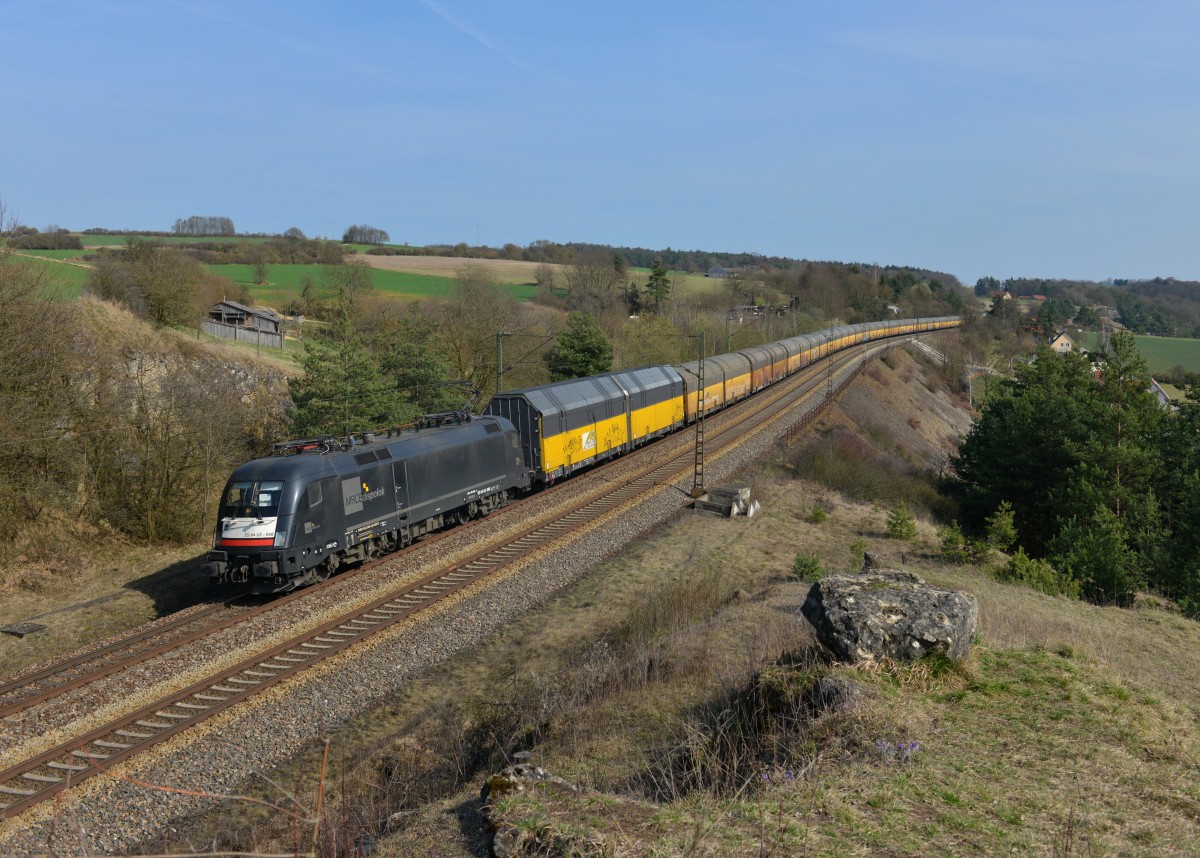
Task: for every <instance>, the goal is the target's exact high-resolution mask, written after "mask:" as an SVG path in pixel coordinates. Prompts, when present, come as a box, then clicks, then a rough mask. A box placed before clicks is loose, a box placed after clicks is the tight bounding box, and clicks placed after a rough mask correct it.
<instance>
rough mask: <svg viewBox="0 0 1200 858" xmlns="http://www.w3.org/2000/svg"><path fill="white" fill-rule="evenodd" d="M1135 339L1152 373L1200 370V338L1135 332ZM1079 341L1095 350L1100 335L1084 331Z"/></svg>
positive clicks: (1088, 348)
mask: <svg viewBox="0 0 1200 858" xmlns="http://www.w3.org/2000/svg"><path fill="white" fill-rule="evenodd" d="M1072 336H1075V335H1072ZM1133 340H1134V342H1135V343H1137V347H1138V351H1139V352H1141V353H1142V357H1144V358H1145V359H1146V365H1147V366H1148V367H1149V369H1150V374H1151V375H1155V374H1157V373H1163V372H1167V371H1168V370H1172V369H1174V368H1175V367H1177V366H1181V367H1183V368H1184V369H1186V370H1188V371H1189V372H1200V340H1192V339H1182V338H1178V337H1149V336H1143V335H1139V334H1135V335H1134V337H1133ZM1077 341H1078V342H1079V344H1080V345H1082V346H1083V347H1084V348H1085V349H1087V350H1088V351H1094V350H1096V349H1097V348H1098V345H1099V342H1100V335H1099V334H1097V333H1094V332H1091V331H1084V332H1083V333H1081V334H1079V335H1078V336H1077Z"/></svg>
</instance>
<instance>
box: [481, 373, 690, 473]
mask: <svg viewBox="0 0 1200 858" xmlns="http://www.w3.org/2000/svg"><path fill="white" fill-rule="evenodd" d="M484 413H485V414H497V415H500V416H502V417H507V418H508V419H509V420H511V421H512V423H513V425H514V426H515V427H516V428H517V433H518V434H519V435H520V437H521V446H522V452H523V453H524V455H525V461H526V462H527V463H528V464H529V467H530V470H531V472H532V474H533V477H534V479H536V480H538V481H541V482H553V481H554V480H555V479H558V478H559V477H563V476H566V475H567V474H569V473H571V472H572V471H574V470H576V469H577V468H581V467H584V466H585V465H590V464H592V463H593V462H598V461H600V460H602V459H606V458H608V457H610V456H615V455H617V454H619V453H623V452H626V451H628V450H632V449H633V448H634V447H636V446H638V445H639V444H643V443H645V442H646V441H648V440H650V439H651V438H656V437H658V436H659V435H665V434H666V433H667V432H670V431H671V430H673V429H675V428H677V427H679V426H682V425H683V417H684V414H683V381H682V380H681V379H680V377H679V373H677V372H676V371H675V370H674V369H672V368H671V367H667V366H650V367H643V368H641V369H631V370H625V371H622V372H609V373H605V374H603V375H597V376H591V377H588V378H577V379H572V380H570V381H559V382H554V383H552V384H546V385H542V386H540V387H530V388H526V389H524V390H506V391H502V392H500V393H498V394H496V396H495V397H493V398H492V401H491V402H489V403H488V406H487V408H485V409H484Z"/></svg>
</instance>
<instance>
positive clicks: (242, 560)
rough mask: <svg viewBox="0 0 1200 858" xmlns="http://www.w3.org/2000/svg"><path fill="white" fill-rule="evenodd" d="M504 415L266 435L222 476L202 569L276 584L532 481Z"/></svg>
mask: <svg viewBox="0 0 1200 858" xmlns="http://www.w3.org/2000/svg"><path fill="white" fill-rule="evenodd" d="M529 476H530V475H529V470H528V468H527V467H526V466H525V461H524V457H523V456H522V451H521V446H520V439H519V437H518V435H517V432H516V430H515V429H514V428H513V425H512V423H510V422H509V421H508V420H506V419H504V418H503V417H493V416H483V417H477V416H472V415H470V414H467V413H466V412H452V413H448V414H438V415H430V416H428V417H425V418H422V419H421V421H420V422H418V423H417V424H416V425H415V426H413V427H411V428H406V429H403V430H400V429H396V430H389V431H388V432H387V433H386V434H384V435H383V436H382V437H381V436H380V435H376V434H374V433H364V434H362V435H359V436H351V438H350V439H349V441H348V443H342V442H341V441H339V440H337V439H335V438H333V437H329V436H325V437H321V438H312V439H305V440H300V441H289V442H287V443H286V444H278V445H275V448H274V451H273V455H271V456H268V457H266V458H262V459H255V460H254V461H252V462H247V463H246V464H244V465H242V466H241V467H239V468H238V469H237V470H235V471H234V472H233V475H232V476H231V477H230V478H229V482H228V483H227V484H226V487H225V491H224V494H223V495H222V498H221V506H220V510H219V513H218V522H217V527H216V534H215V537H214V545H213V550H212V551H210V552H209V553H208V564H207V571H208V575H209V577H210V578H211V579H212V580H213V581H214V582H221V583H235V584H244V583H249V584H250V585H251V591H252V592H254V593H282V592H287V591H289V590H293V589H295V588H297V587H300V586H303V585H306V584H311V583H314V582H317V581H323V580H325V579H326V578H328V577H329V576H330V575H331V574H333V573H334V572H336V571H337V570H338V568H339V567H341V566H343V565H345V564H348V563H353V562H358V561H361V560H366V559H368V558H373V557H378V556H380V555H382V554H386V553H388V552H390V551H395V550H396V549H398V548H402V547H404V546H406V545H408V544H410V543H411V542H412V541H413V540H414V539H416V538H417V537H419V536H422V535H424V534H426V533H431V532H432V531H435V530H438V529H440V528H442V527H445V526H447V525H450V524H461V523H464V522H466V521H467V520H468V519H470V518H474V517H476V516H481V515H486V514H488V513H489V512H491V511H493V510H495V509H498V508H499V507H501V506H503V505H504V504H505V503H507V502H508V500H509V499H510V498H511V497H512V496H513V495H514V494H515V493H516V492H518V491H521V490H524V489H527V488H529Z"/></svg>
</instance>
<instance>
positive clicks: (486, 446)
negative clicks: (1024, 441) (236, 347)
mask: <svg viewBox="0 0 1200 858" xmlns="http://www.w3.org/2000/svg"><path fill="white" fill-rule="evenodd" d="M961 322H962V320H961V318H960V317H958V316H941V317H938V318H930V319H896V320H889V321H883V322H873V323H866V324H859V325H844V326H841V327H837V328H832V329H829V330H826V331H819V332H816V333H811V334H805V335H803V336H798V337H792V338H790V339H786V340H781V341H779V342H774V343H767V344H765V345H761V346H752V347H750V348H746V349H741V350H739V351H736V352H732V353H730V354H724V355H716V356H713V357H706V358H705V359H704V365H703V381H702V382H701V367H700V362H699V361H692V362H691V363H686V364H682V365H679V366H667V365H663V366H649V367H642V368H640V369H630V370H621V371H618V372H608V373H604V374H602V375H597V376H590V377H587V378H579V379H573V380H571V381H560V382H554V383H551V384H544V385H539V386H537V387H530V388H525V389H523V390H509V391H503V392H501V393H498V394H497V395H496V396H494V397H493V398H492V400H491V402H489V403H488V405H487V407H486V408H485V409H484V413H483V414H482V415H471V414H468V413H466V412H453V413H448V414H439V415H431V416H429V417H425V418H422V420H420V421H419V422H418V423H417V424H415V425H414V426H411V427H406V428H403V429H392V430H388V431H387V432H382V433H377V434H376V433H364V434H362V435H357V436H353V437H351V438H349V439H336V438H333V437H329V436H325V437H320V438H310V439H304V440H300V441H289V442H288V443H286V444H279V445H276V447H275V449H274V451H273V455H271V456H268V457H266V458H263V459H256V460H254V461H252V462H247V463H246V464H244V465H242V466H241V467H239V468H238V469H237V470H235V471H234V472H233V475H232V476H231V477H230V478H229V482H228V484H227V485H226V487H225V491H224V494H223V495H222V498H221V506H220V510H219V513H218V522H217V528H216V534H215V536H214V546H213V550H212V551H210V552H209V553H208V563H207V571H208V575H209V577H210V578H211V579H212V580H213V581H215V582H220V583H231V584H247V583H248V584H250V585H251V590H252V592H255V593H274V592H286V591H289V590H293V589H295V588H297V587H300V586H304V585H306V584H311V583H314V582H317V581H322V580H325V579H326V578H327V577H329V576H330V575H331V574H333V573H334V572H336V571H337V570H338V569H339V568H340V567H342V566H344V565H346V564H349V563H355V562H359V561H362V560H366V559H369V558H373V557H378V556H380V555H382V554H385V553H388V552H390V551H395V550H396V549H398V548H402V547H404V546H406V545H409V544H410V543H411V542H412V541H413V540H415V539H417V538H418V537H420V536H423V535H424V534H427V533H431V532H433V531H435V530H439V529H441V528H443V527H446V526H449V525H452V524H462V523H464V522H466V521H467V520H468V519H471V518H475V517H478V516H483V515H487V514H488V513H490V512H492V511H493V510H496V509H498V508H500V507H501V506H503V505H505V504H506V503H508V502H509V500H511V499H512V498H514V497H516V496H517V495H519V494H522V493H524V492H526V491H529V490H530V489H532V488H536V487H538V486H541V485H547V484H550V483H553V482H554V481H556V480H558V479H561V478H563V477H566V476H569V475H570V474H571V473H573V472H574V471H576V470H578V469H580V468H583V467H587V466H589V465H592V464H595V463H596V462H599V461H602V460H604V459H607V458H610V457H612V456H616V455H619V454H620V453H624V452H627V451H629V450H632V449H634V448H635V447H638V446H640V445H642V444H645V443H647V442H649V441H651V440H653V439H655V438H658V437H660V436H662V435H666V434H668V433H670V432H673V431H675V430H676V429H679V428H681V427H682V426H685V425H687V424H690V423H692V422H694V421H695V420H696V418H697V416H698V415H699V414H700V413H701V412H703V413H704V414H707V413H709V412H712V411H716V410H718V409H721V408H724V407H725V406H727V405H730V404H732V403H734V402H737V401H739V400H741V399H745V398H746V397H747V396H751V395H753V394H754V393H757V392H758V391H759V390H762V389H763V388H765V387H767V386H769V385H771V384H774V383H775V382H777V381H780V380H782V379H784V378H786V377H787V376H789V375H791V374H793V373H795V372H797V371H799V370H800V369H802V368H804V367H806V366H808V365H809V364H811V363H813V362H814V361H817V360H820V359H822V358H824V357H826V356H828V355H829V354H831V353H833V352H835V351H838V350H839V349H843V348H847V347H849V346H852V345H856V344H858V343H862V342H866V341H869V340H876V339H883V338H886V337H895V336H902V335H906V334H914V333H922V332H927V331H937V330H942V329H945V328H951V327H955V326H957V325H959V324H961Z"/></svg>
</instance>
